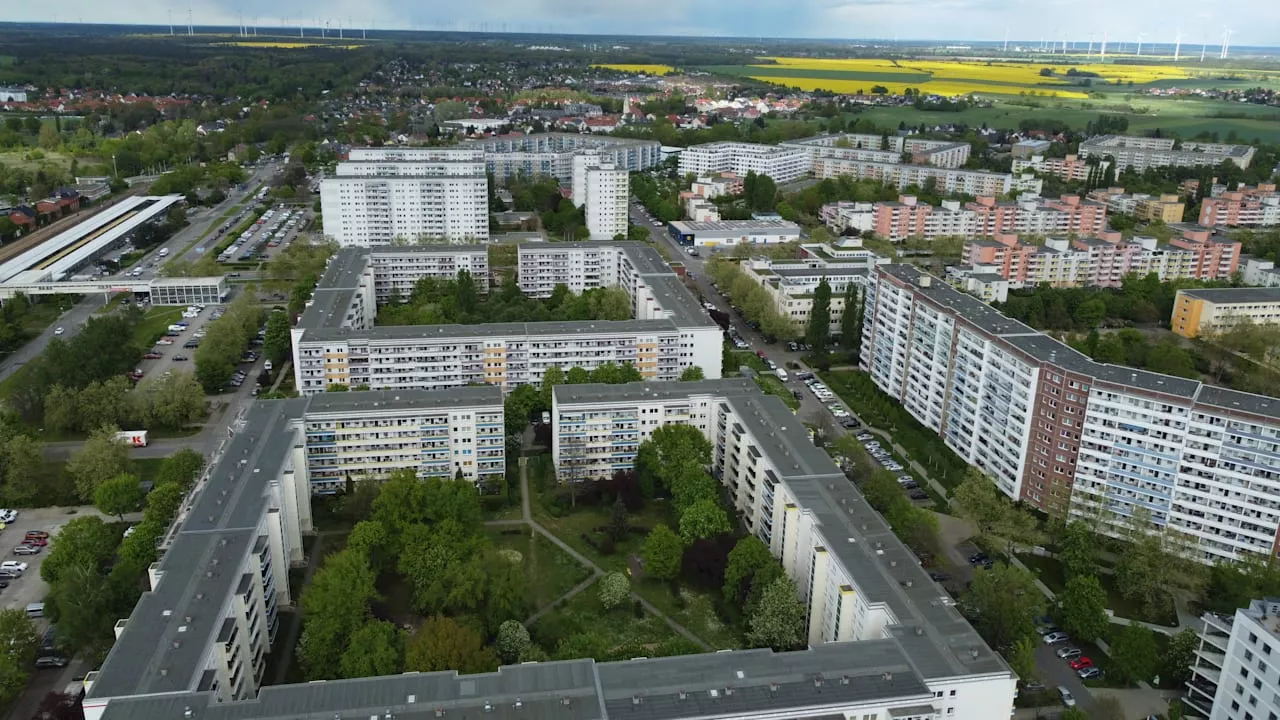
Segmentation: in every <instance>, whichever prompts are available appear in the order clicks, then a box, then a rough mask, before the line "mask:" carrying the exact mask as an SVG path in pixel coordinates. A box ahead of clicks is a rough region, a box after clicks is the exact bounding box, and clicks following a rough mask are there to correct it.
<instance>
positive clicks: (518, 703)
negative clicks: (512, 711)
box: [516, 698, 524, 710]
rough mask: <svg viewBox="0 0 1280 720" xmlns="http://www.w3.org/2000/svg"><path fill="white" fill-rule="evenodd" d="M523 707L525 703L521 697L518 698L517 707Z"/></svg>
mask: <svg viewBox="0 0 1280 720" xmlns="http://www.w3.org/2000/svg"><path fill="white" fill-rule="evenodd" d="M522 707H524V703H523V702H521V700H520V698H516V709H517V710H519V709H520V708H522Z"/></svg>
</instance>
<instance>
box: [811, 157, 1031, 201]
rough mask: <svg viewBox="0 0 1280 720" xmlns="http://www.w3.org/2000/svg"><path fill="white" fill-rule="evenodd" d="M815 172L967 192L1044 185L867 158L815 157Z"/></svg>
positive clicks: (1023, 179) (986, 192)
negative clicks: (931, 183)
mask: <svg viewBox="0 0 1280 720" xmlns="http://www.w3.org/2000/svg"><path fill="white" fill-rule="evenodd" d="M813 175H814V177H816V178H818V179H819V180H822V179H826V178H834V177H840V176H842V175H850V176H853V177H855V178H857V179H859V180H879V181H881V182H884V183H888V184H891V185H896V186H898V187H899V188H906V187H907V186H908V185H915V186H917V187H924V186H925V183H926V182H928V181H929V180H931V179H932V180H933V182H934V183H935V184H936V185H937V189H938V190H939V191H940V192H946V193H964V194H966V195H975V196H977V195H1007V194H1009V193H1012V192H1031V193H1037V194H1038V193H1039V192H1040V191H1041V189H1042V188H1043V187H1044V184H1043V182H1042V181H1041V180H1040V179H1039V178H1035V177H1032V176H1030V175H1021V176H1015V175H1011V174H1009V173H993V172H991V171H989V170H961V169H955V168H945V167H934V166H931V165H909V164H904V163H886V162H874V161H867V160H854V159H842V158H833V157H822V158H816V159H814V160H813Z"/></svg>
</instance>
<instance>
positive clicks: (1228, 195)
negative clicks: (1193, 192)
mask: <svg viewBox="0 0 1280 720" xmlns="http://www.w3.org/2000/svg"><path fill="white" fill-rule="evenodd" d="M1200 224H1201V225H1203V226H1205V227H1214V226H1217V225H1226V226H1229V227H1270V226H1272V225H1280V193H1278V192H1276V186H1275V184H1274V183H1260V184H1259V185H1258V186H1257V187H1252V188H1251V187H1241V188H1239V189H1238V190H1234V191H1231V192H1223V193H1221V194H1219V195H1217V196H1215V197H1207V198H1205V199H1204V202H1203V203H1202V204H1201V206H1200Z"/></svg>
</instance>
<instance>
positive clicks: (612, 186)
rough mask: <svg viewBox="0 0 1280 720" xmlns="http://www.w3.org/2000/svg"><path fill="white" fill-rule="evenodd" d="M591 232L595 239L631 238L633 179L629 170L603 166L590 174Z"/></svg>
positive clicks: (588, 217)
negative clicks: (628, 210) (630, 221)
mask: <svg viewBox="0 0 1280 720" xmlns="http://www.w3.org/2000/svg"><path fill="white" fill-rule="evenodd" d="M586 182H587V187H586V202H587V206H586V216H587V229H588V230H590V231H591V236H590V239H592V240H613V239H614V238H616V237H618V236H619V235H621V236H622V237H624V238H625V237H626V236H627V231H628V229H629V223H628V221H627V207H628V201H629V199H630V198H631V177H630V175H629V174H628V173H627V171H626V170H622V169H620V168H615V167H612V166H610V165H602V166H601V167H598V168H591V169H589V170H587V171H586Z"/></svg>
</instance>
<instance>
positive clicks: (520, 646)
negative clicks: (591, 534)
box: [493, 620, 533, 665]
mask: <svg viewBox="0 0 1280 720" xmlns="http://www.w3.org/2000/svg"><path fill="white" fill-rule="evenodd" d="M493 644H494V647H496V648H497V650H498V655H499V656H500V657H501V658H502V662H504V663H507V664H512V665H513V664H515V663H518V662H520V659H521V658H523V657H524V656H525V654H526V653H528V652H529V648H531V647H533V641H532V640H530V639H529V631H528V630H527V629H526V628H525V626H524V625H522V624H521V623H520V621H518V620H508V621H506V622H504V623H502V625H501V626H499V627H498V637H497V638H496V639H495V640H494V642H493Z"/></svg>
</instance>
